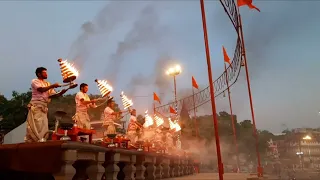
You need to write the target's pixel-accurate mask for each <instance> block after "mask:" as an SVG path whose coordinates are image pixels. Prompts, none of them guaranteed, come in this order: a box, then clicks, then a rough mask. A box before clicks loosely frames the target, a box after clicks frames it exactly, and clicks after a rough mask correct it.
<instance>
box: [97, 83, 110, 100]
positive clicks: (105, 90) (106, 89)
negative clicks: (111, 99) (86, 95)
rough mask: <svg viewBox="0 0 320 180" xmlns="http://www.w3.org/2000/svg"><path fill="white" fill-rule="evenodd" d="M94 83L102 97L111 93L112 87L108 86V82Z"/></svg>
mask: <svg viewBox="0 0 320 180" xmlns="http://www.w3.org/2000/svg"><path fill="white" fill-rule="evenodd" d="M95 82H97V85H98V88H99V90H100V93H101V95H102V97H105V96H107V95H109V94H110V93H111V92H112V91H113V88H112V86H111V85H110V84H108V82H107V81H106V80H98V79H96V80H95Z"/></svg>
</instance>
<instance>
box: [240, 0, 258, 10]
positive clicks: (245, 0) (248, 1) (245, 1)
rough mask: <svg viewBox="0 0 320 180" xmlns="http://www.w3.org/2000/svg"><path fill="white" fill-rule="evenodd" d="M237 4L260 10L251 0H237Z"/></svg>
mask: <svg viewBox="0 0 320 180" xmlns="http://www.w3.org/2000/svg"><path fill="white" fill-rule="evenodd" d="M238 6H239V7H241V6H248V7H249V8H250V9H255V10H257V11H259V12H260V9H259V8H257V7H256V6H254V5H253V4H252V0H238Z"/></svg>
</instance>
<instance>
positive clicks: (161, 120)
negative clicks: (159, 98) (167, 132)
mask: <svg viewBox="0 0 320 180" xmlns="http://www.w3.org/2000/svg"><path fill="white" fill-rule="evenodd" d="M154 120H155V121H156V125H157V127H159V126H161V125H162V124H163V123H164V120H163V119H162V118H161V117H159V116H157V115H154Z"/></svg>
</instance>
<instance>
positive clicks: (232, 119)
mask: <svg viewBox="0 0 320 180" xmlns="http://www.w3.org/2000/svg"><path fill="white" fill-rule="evenodd" d="M224 71H225V72H226V83H227V87H228V99H229V107H230V115H231V122H232V130H233V141H234V145H235V146H236V157H237V172H240V162H239V149H238V142H237V131H236V126H235V121H234V118H233V111H232V102H231V94H230V88H229V81H228V72H227V66H226V64H225V63H224Z"/></svg>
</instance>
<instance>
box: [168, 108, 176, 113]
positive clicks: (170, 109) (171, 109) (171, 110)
mask: <svg viewBox="0 0 320 180" xmlns="http://www.w3.org/2000/svg"><path fill="white" fill-rule="evenodd" d="M169 111H170V113H171V114H177V112H176V110H174V109H173V107H171V106H169Z"/></svg>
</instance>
